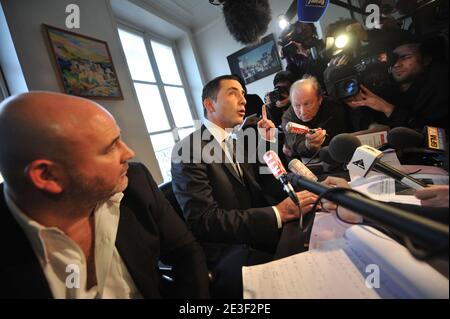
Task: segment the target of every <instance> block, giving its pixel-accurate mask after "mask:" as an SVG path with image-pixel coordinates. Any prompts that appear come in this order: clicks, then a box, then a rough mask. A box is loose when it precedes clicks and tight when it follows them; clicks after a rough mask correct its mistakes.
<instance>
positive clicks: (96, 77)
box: [43, 24, 123, 99]
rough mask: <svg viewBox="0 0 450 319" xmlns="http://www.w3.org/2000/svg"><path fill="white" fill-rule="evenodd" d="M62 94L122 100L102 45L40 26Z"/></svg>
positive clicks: (108, 58)
mask: <svg viewBox="0 0 450 319" xmlns="http://www.w3.org/2000/svg"><path fill="white" fill-rule="evenodd" d="M43 26H44V29H45V31H46V34H47V36H48V41H49V44H50V50H51V52H52V55H53V57H54V60H55V65H56V69H57V73H58V76H59V78H60V80H61V83H62V87H63V90H64V92H65V93H67V94H71V95H76V96H82V97H86V98H96V99H123V96H122V91H121V89H120V85H119V81H118V79H117V73H116V71H115V69H114V65H113V62H112V59H111V54H110V52H109V48H108V44H107V43H106V42H105V41H101V40H98V39H94V38H91V37H87V36H84V35H80V34H77V33H73V32H69V31H66V30H63V29H59V28H55V27H52V26H48V25H45V24H44V25H43Z"/></svg>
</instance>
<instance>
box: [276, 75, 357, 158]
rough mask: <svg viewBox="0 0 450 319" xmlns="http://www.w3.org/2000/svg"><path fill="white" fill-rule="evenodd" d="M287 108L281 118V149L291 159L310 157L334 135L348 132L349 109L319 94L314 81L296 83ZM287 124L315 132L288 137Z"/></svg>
mask: <svg viewBox="0 0 450 319" xmlns="http://www.w3.org/2000/svg"><path fill="white" fill-rule="evenodd" d="M290 100H291V106H290V108H289V109H288V110H287V111H286V112H285V113H284V114H283V119H282V124H281V126H282V127H283V130H284V131H285V145H286V147H287V148H288V149H289V150H290V151H291V152H290V155H291V157H297V158H301V157H312V156H313V155H314V154H315V153H317V152H318V151H319V150H320V149H321V147H322V146H326V145H328V142H329V141H330V140H331V139H332V138H333V137H334V136H336V135H338V134H340V133H345V132H352V131H353V129H352V127H351V125H350V121H349V117H348V116H349V114H348V112H349V108H348V107H346V106H345V105H343V104H342V103H340V102H338V101H335V100H333V99H331V98H329V97H326V96H324V95H323V94H322V88H321V86H320V84H319V82H318V81H317V79H316V78H314V77H309V78H305V79H302V80H298V81H297V82H295V83H294V84H292V86H291V90H290ZM289 122H293V123H297V124H301V125H305V126H307V127H309V128H310V129H315V132H314V133H308V134H305V135H301V134H293V133H289V132H288V131H287V130H286V125H287V123H289Z"/></svg>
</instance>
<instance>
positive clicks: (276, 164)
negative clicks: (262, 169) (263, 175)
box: [263, 151, 300, 207]
mask: <svg viewBox="0 0 450 319" xmlns="http://www.w3.org/2000/svg"><path fill="white" fill-rule="evenodd" d="M263 158H264V161H265V162H266V164H267V166H268V167H269V169H270V171H271V172H272V174H273V176H275V178H276V179H277V180H279V181H280V182H281V184H282V185H283V190H284V191H285V192H286V193H287V194H288V195H289V197H290V198H291V199H292V201H293V202H294V203H295V205H297V206H299V207H300V202H299V200H298V198H297V194H296V193H295V191H294V188H293V187H292V185H291V183H290V182H289V181H288V179H287V172H286V169H285V168H284V166H283V164H282V163H281V160H280V158H279V157H278V155H277V153H275V152H274V151H268V152H266V153H265V154H264V156H263Z"/></svg>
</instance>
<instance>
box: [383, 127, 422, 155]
mask: <svg viewBox="0 0 450 319" xmlns="http://www.w3.org/2000/svg"><path fill="white" fill-rule="evenodd" d="M387 140H388V143H389V144H390V145H392V146H393V147H394V148H395V149H397V150H403V149H406V148H414V147H423V144H424V140H425V138H424V136H423V134H421V133H419V132H417V131H415V130H413V129H410V128H407V127H396V128H393V129H392V130H390V131H389V132H388V134H387Z"/></svg>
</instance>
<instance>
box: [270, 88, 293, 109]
mask: <svg viewBox="0 0 450 319" xmlns="http://www.w3.org/2000/svg"><path fill="white" fill-rule="evenodd" d="M285 94H289V87H287V86H276V87H275V89H274V90H273V91H272V92H269V93H267V95H268V96H269V99H270V104H269V107H272V108H273V107H275V106H276V105H275V104H276V103H277V102H278V101H281V100H284V99H285V98H286V97H285V96H283V95H285Z"/></svg>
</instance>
